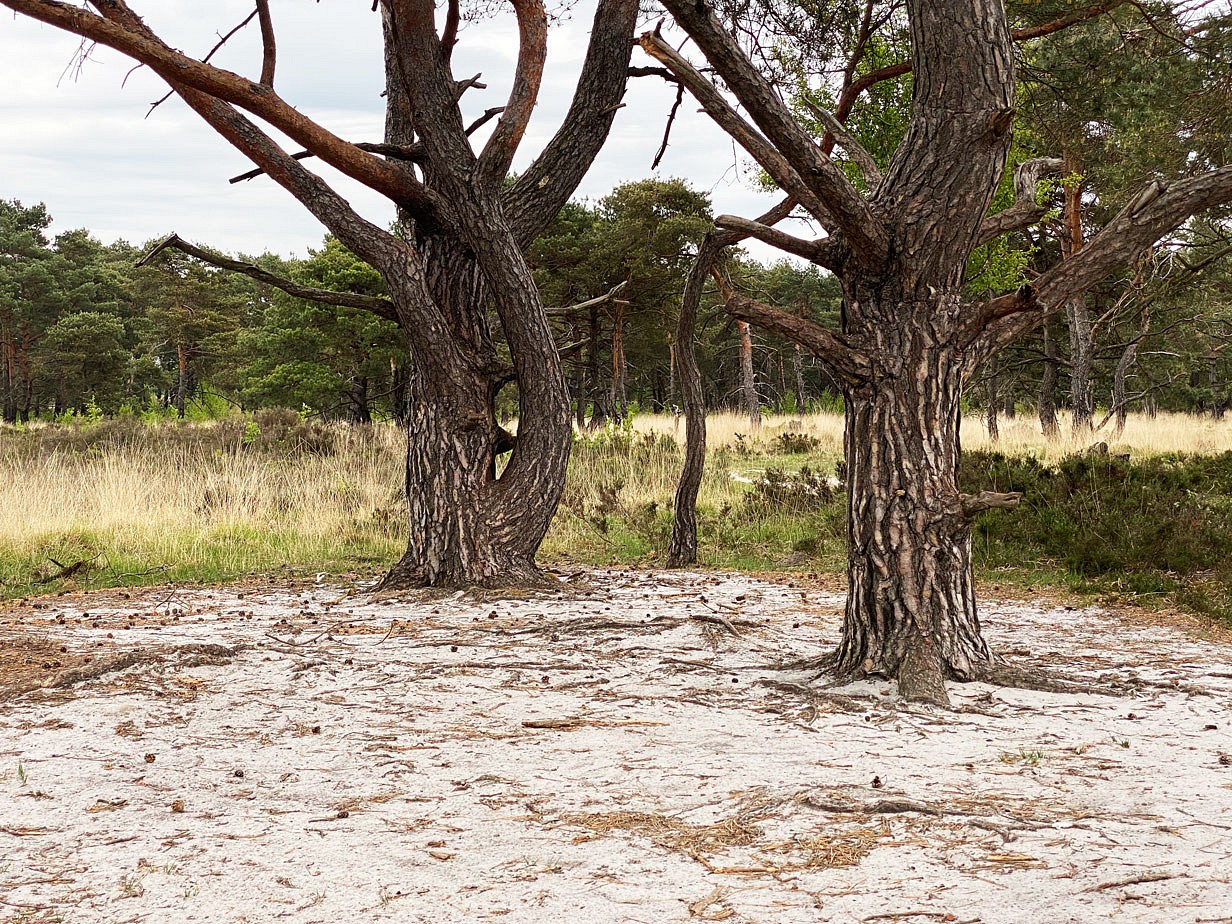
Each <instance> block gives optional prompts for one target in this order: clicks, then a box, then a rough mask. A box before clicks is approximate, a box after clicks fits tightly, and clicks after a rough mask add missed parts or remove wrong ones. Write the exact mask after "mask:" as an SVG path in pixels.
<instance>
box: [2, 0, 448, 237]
mask: <svg viewBox="0 0 1232 924" xmlns="http://www.w3.org/2000/svg"><path fill="white" fill-rule="evenodd" d="M4 5H5V6H8V7H9V8H11V9H13V10H15V11H16V12H18V13H23V14H25V15H27V16H30V17H32V18H33V19H37V20H39V21H40V22H45V23H48V24H49V25H53V26H56V27H58V28H61V29H64V30H66V31H68V32H72V33H74V34H76V35H80V36H82V37H84V38H88V39H90V40H92V41H95V42H98V43H99V44H102V45H107V46H108V47H110V48H114V49H116V50H117V51H120V52H122V53H124V54H126V55H128V56H129V57H132V58H135V59H136V60H138V61H140V62H142V63H143V64H145V65H147V66H148V67H149V68H150V69H151V70H153V71H154V72H156V73H157V74H158V75H159V76H160V77H162V78H163V79H164V80H166V81H167V82H168V83H169V84H171V86H172V87H174V88H176V89H177V91H178V90H180V89H181V88H191V89H193V90H196V91H198V92H200V93H203V94H206V95H208V96H211V97H214V98H216V99H219V100H221V101H223V102H225V103H230V104H233V105H235V106H239V107H240V108H242V109H246V110H248V111H249V112H251V113H253V114H254V115H256V116H259V117H260V118H262V119H264V120H265V121H266V122H268V123H269V124H270V125H272V126H273V127H274V128H276V129H277V130H278V131H281V132H283V133H284V134H286V135H287V136H288V137H290V138H292V139H293V140H294V141H296V142H298V143H299V144H300V145H301V146H302V147H304V148H306V149H308V150H311V151H314V152H315V153H316V155H317V156H318V157H320V158H321V159H322V160H324V161H325V162H326V163H328V164H330V166H332V167H335V168H337V169H338V170H340V171H342V172H343V173H345V174H346V175H348V176H350V177H351V178H352V179H355V180H358V181H359V182H360V183H363V184H364V185H365V186H368V187H370V188H371V189H374V190H376V191H377V192H380V193H381V194H383V195H385V196H387V197H388V198H390V199H392V200H394V201H396V202H401V203H404V204H406V205H407V206H408V207H410V208H412V209H414V210H416V211H417V212H418V213H419V214H421V215H423V216H425V217H427V218H429V219H430V220H433V221H442V220H443V216H444V215H446V214H448V211H447V210H446V209H444V208H443V203H442V202H440V201H439V200H438V199H437V198H436V197H434V196H433V195H432V194H431V193H429V192H428V191H427V190H426V189H424V188H423V187H422V185H420V184H418V183H416V182H415V181H413V180H412V179H410V178H408V177H406V176H405V175H404V174H403V173H402V172H401V171H399V170H397V169H395V168H394V167H393V166H392V165H389V164H387V163H386V162H385V161H383V160H381V159H380V158H378V157H374V156H372V155H370V154H367V153H365V152H363V151H360V150H359V149H358V148H356V147H355V146H354V145H351V144H347V143H346V142H345V141H343V140H342V139H341V138H338V137H337V136H336V135H334V134H333V133H331V132H329V131H328V130H326V129H325V128H324V127H322V126H321V125H319V124H317V123H316V122H314V121H312V120H311V119H309V118H307V117H306V116H304V115H303V113H301V112H299V111H298V110H297V109H295V108H294V107H293V106H290V105H288V104H287V103H286V102H285V101H283V100H282V99H280V98H279V97H278V95H277V94H276V93H275V92H274V91H273V90H272V89H270V88H269V87H264V86H261V85H260V84H256V83H253V81H252V80H250V79H247V78H245V77H242V76H240V75H239V74H236V73H234V72H232V71H228V70H224V69H223V68H219V67H214V66H213V65H210V64H206V63H204V62H202V61H198V60H196V59H194V58H190V57H188V56H187V55H184V54H182V53H180V52H178V51H176V50H175V49H173V48H171V47H170V46H168V45H167V44H166V43H165V42H163V41H162V40H161V39H160V38H158V36H156V35H155V34H154V33H153V32H152V31H150V29H149V28H148V27H146V26H145V25H144V23H143V22H142V21H141V20H140V19H139V18H138V17H136V16H135V15H134V14H133V13H132V12H131V11H130V10H128V8H127V6H126V5H125V4H123V3H120V2H116V0H107V2H102V0H100V2H99V3H96V4H95V6H97V7H98V8H99V9H100V10H101V11H103V13H104V15H103V16H99V15H96V14H94V13H91V12H89V11H87V10H84V9H81V8H80V7H76V6H73V5H71V4H68V3H62V2H57V0H4Z"/></svg>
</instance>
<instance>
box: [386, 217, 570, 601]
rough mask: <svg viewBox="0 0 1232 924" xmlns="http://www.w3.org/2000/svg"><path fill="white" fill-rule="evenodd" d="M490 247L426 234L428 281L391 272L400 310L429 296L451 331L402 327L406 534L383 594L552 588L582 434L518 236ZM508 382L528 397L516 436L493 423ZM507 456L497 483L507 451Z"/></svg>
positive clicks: (422, 238)
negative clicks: (498, 337)
mask: <svg viewBox="0 0 1232 924" xmlns="http://www.w3.org/2000/svg"><path fill="white" fill-rule="evenodd" d="M475 207H476V208H482V207H483V206H481V205H479V204H476V206H475ZM487 208H488V209H492V210H495V209H496V208H497V207H496V206H495V205H494V204H492V205H488V206H487ZM479 243H481V244H482V245H483V246H485V247H489V248H491V251H490V252H487V253H484V254H476V253H475V252H473V251H472V249H471V248H470V247H468V246H464V245H461V244H460V243H459V242H457V241H455V240H453V239H450V238H446V237H443V236H436V235H433V234H430V233H421V234H420V235H419V240H418V241H417V249H418V250H419V252H420V253H421V254H423V255H424V265H425V266H427V267H428V272H427V274H426V276H424V277H418V276H416V275H415V274H414V273H413V272H411V273H410V274H409V275H408V276H406V277H398V276H394V275H393V274H392V273H391V274H390V277H387V282H388V284H389V290H390V296H391V298H392V299H393V301H394V303H395V305H400V304H401V303H402V302H404V301H405V302H413V301H414V300H416V299H423V298H431V299H432V302H433V304H434V305H435V306H437V308H438V309H439V310H440V312H441V316H442V320H443V322H444V324H446V325H447V326H448V332H446V331H443V330H439V331H429V330H424V329H420V328H416V327H415V326H413V325H411V324H403V330H404V332H405V333H406V335H407V346H408V352H409V354H410V365H409V368H408V375H407V390H408V399H409V401H408V404H409V425H408V427H407V436H408V439H407V464H406V494H407V507H408V513H409V516H408V521H409V536H408V541H407V551H406V554H405V555H403V557H402V559H401V561H399V562H398V564H397V565H395V566H394V567H393V569H391V570H390V572H389V574H388V575H386V577H385V580H384V581H383V583H382V587H383V588H384V589H394V588H402V587H417V586H432V587H465V586H475V585H478V586H485V587H505V586H516V585H526V584H537V583H543V582H544V580H545V578H544V576H543V574H542V573H541V572H540V571H539V569H538V567H537V566H536V565H535V555H536V553H537V552H538V550H539V546H540V544H541V543H542V541H543V537H544V535H545V534H546V533H547V530H548V526H549V524H550V523H551V520H552V516H553V514H554V513H555V512H556V505H557V503H558V502H559V500H560V494H561V492H562V490H563V489H564V484H565V472H566V469H567V467H568V461H569V449H570V446H571V445H572V438H573V427H572V421H571V414H570V403H569V388H568V385H567V383H566V381H565V373H564V365H563V363H562V361H561V359H560V357H559V355H558V354H557V352H556V347H555V345H554V342H553V339H552V336H551V330H550V327H549V325H548V321H547V316H546V314H545V313H544V311H543V306H542V304H541V302H540V301H539V293H538V289H537V288H536V287H535V285H534V280H533V277H532V276H531V273H530V268H529V267H528V266H527V265H526V261H525V259H524V257H523V255H522V252H521V250H520V248H518V246H517V244H516V242H514V240H513V239H512V236H507V237H504V238H501V237H493V238H492V239H489V240H486V241H482V242H479ZM480 258H482V262H480ZM480 266H483V267H485V271H484V272H481V271H480V268H479V267H480ZM489 307H491V309H492V312H491V313H495V314H498V315H499V316H500V317H501V320H502V326H503V328H504V330H505V334H506V339H507V341H508V342H509V346H510V353H511V355H513V356H514V358H515V364H517V365H515V368H514V369H513V370H510V368H509V367H508V366H506V365H504V364H503V363H502V362H501V361H500V357H499V354H498V352H497V350H496V348H495V346H494V344H493V342H492V337H491V333H490V330H489V327H488V321H489V316H490V311H489ZM403 310H404V309H402V308H399V311H400V312H401V311H403ZM515 321H516V323H515ZM510 379H516V381H517V383H518V401H519V429H518V435H517V438H516V439H515V440H512V441H511V440H510V437H509V435H508V434H507V433H506V432H505V431H504V430H503V429H502V428H501V427H500V426H499V424H498V422H497V420H496V414H495V408H496V398H497V395H498V394H499V392H500V389H501V388H502V387H503V385H504V384H506V383H507V382H509V381H510ZM510 450H512V452H513V455H512V456H511V457H510V459H509V462H508V464H507V465H506V466H505V468H504V471H503V472H502V473H501V474H500V476H499V477H498V476H497V465H496V461H497V456H499V455H501V454H503V453H505V452H509V451H510Z"/></svg>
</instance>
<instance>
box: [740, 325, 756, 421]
mask: <svg viewBox="0 0 1232 924" xmlns="http://www.w3.org/2000/svg"><path fill="white" fill-rule="evenodd" d="M736 328H737V330H738V331H739V332H740V393H741V396H742V397H743V399H744V409H745V413H747V414H748V415H749V423H750V424H752V426H753V432H754V433H756V432H757V431H758V430H759V429H760V428H761V398H760V396H759V395H758V394H757V381H756V379H755V378H754V376H753V336H752V334H751V333H750V332H749V325H748V323H747V322H745V321H737V322H736Z"/></svg>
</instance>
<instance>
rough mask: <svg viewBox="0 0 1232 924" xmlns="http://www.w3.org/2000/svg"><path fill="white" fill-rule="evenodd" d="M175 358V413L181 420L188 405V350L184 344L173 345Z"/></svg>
mask: <svg viewBox="0 0 1232 924" xmlns="http://www.w3.org/2000/svg"><path fill="white" fill-rule="evenodd" d="M175 359H176V369H177V375H176V380H175V413H176V416H177V417H179V418H180V420H183V419H184V415H185V413H186V411H187V406H188V352H187V351H186V350H185V349H184V344H182V343H177V344H176V345H175Z"/></svg>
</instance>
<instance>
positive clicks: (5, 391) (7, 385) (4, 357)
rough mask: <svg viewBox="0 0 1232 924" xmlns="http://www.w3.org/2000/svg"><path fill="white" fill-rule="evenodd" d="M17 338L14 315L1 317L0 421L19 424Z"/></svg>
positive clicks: (7, 314)
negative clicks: (14, 329)
mask: <svg viewBox="0 0 1232 924" xmlns="http://www.w3.org/2000/svg"><path fill="white" fill-rule="evenodd" d="M16 346H17V344H16V338H15V336H14V331H13V319H12V315H10V314H9V313H8V312H5V314H4V315H2V316H0V419H2V420H3V421H4V422H5V423H16V422H17V375H16V372H17V370H16V368H15V366H16V363H15V359H16V357H15V351H16Z"/></svg>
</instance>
